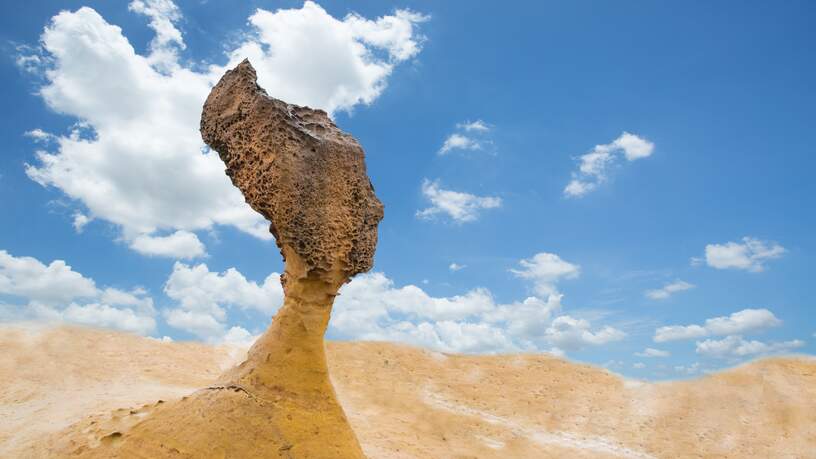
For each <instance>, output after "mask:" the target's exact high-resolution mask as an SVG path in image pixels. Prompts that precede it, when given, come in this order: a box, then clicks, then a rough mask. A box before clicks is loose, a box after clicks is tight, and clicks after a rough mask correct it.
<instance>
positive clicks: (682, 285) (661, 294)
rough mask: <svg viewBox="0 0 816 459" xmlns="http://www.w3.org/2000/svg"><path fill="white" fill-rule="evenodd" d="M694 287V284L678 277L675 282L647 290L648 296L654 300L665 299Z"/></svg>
mask: <svg viewBox="0 0 816 459" xmlns="http://www.w3.org/2000/svg"><path fill="white" fill-rule="evenodd" d="M692 288H694V284H690V283H688V282H686V281H682V280H680V279H677V280H676V281H674V282H671V283H668V284H666V285H664V286H663V287H662V288H659V289H654V290H647V291H646V296H647V297H648V298H650V299H652V300H665V299H666V298H668V297H670V296H672V295H673V294H675V293H677V292H682V291H684V290H689V289H692Z"/></svg>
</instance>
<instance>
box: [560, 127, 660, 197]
mask: <svg viewBox="0 0 816 459" xmlns="http://www.w3.org/2000/svg"><path fill="white" fill-rule="evenodd" d="M653 151H654V144H653V143H652V142H649V141H648V140H646V139H644V138H642V137H639V136H637V135H635V134H630V133H628V132H624V133H623V134H621V135H620V137H618V138H617V139H615V140H613V141H612V142H610V143H607V144H603V145H596V146H595V148H594V149H593V150H592V151H591V152H589V153H587V154H585V155H582V156H581V157H580V164H579V166H578V171H576V172H573V173H572V180H570V182H569V183H568V184H567V186H566V187H565V188H564V195H565V196H567V197H570V198H580V197H582V196H585V195H586V194H588V193H590V192H591V191H594V190H595V189H597V188H598V186H600V185H601V184H602V183H604V182H606V181H607V180H608V177H609V168H610V166H611V165H612V164H613V163H615V162H616V161H617V160H618V158H619V157H621V156H623V158H625V159H626V160H627V161H635V160H637V159H641V158H647V157H649V156H651V154H652V152H653Z"/></svg>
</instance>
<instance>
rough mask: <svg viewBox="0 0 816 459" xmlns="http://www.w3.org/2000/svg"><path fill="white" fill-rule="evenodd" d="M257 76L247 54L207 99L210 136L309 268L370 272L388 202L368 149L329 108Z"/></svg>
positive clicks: (238, 182) (205, 129)
mask: <svg viewBox="0 0 816 459" xmlns="http://www.w3.org/2000/svg"><path fill="white" fill-rule="evenodd" d="M256 81H257V77H256V75H255V70H254V69H253V68H252V65H250V63H249V61H247V60H245V61H243V62H242V63H241V64H239V65H238V66H237V67H236V68H235V69H233V70H230V71H228V72H227V73H226V74H225V75H224V77H223V78H221V81H220V82H219V83H218V84H217V85H216V86H215V88H213V90H212V92H211V93H210V96H209V97H208V98H207V102H206V103H205V104H204V113H203V115H202V117H201V135H202V137H203V138H204V141H205V142H206V143H207V144H208V145H210V146H211V147H212V148H213V149H214V150H216V151H217V152H218V153H219V155H221V159H222V160H223V161H224V163H225V164H226V165H227V175H229V177H230V178H231V179H232V183H233V184H235V186H237V187H238V188H239V189H240V190H241V192H243V194H244V197H245V198H246V201H247V202H248V203H249V205H250V206H252V208H253V209H255V210H256V211H258V212H259V213H261V215H263V216H264V217H266V218H267V219H268V220H269V221H270V222H272V225H271V227H270V231H271V232H272V234H273V235H274V236H275V238H276V240H277V243H278V246H279V247H281V249H282V248H283V247H286V246H288V247H291V248H292V249H293V250H294V251H295V252H297V254H298V255H299V256H300V257H301V258H302V259H303V261H304V263H305V264H306V267H307V270H308V271H312V270H321V271H325V272H328V271H334V270H340V271H341V272H342V273H343V274H345V275H346V276H353V275H355V274H357V273H361V272H365V271H368V270H369V269H371V265H372V263H373V257H374V248H375V247H376V245H377V224H378V223H379V222H380V220H381V219H382V217H383V206H382V204H381V203H380V201H379V200H378V199H377V197H376V196H375V195H374V189H373V187H372V186H371V182H370V181H369V179H368V176H367V175H366V166H365V161H364V154H363V149H362V148H361V147H360V144H359V143H357V141H356V140H355V139H354V138H353V137H351V136H350V135H348V134H346V133H344V132H342V131H341V130H340V129H338V128H337V126H335V125H334V123H333V122H332V120H331V119H329V117H328V115H326V112H324V111H322V110H312V109H310V108H307V107H299V106H297V105H291V104H287V103H286V102H283V101H280V100H277V99H273V98H270V97H269V96H268V95H267V94H266V91H264V90H263V89H262V88H261V87H260V86H258V84H257V82H256ZM284 256H285V254H284Z"/></svg>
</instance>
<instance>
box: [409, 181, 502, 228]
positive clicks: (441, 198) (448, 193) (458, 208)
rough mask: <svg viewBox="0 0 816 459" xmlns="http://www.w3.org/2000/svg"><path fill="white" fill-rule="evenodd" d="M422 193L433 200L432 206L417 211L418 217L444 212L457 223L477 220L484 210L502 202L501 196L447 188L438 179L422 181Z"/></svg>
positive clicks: (428, 217)
mask: <svg viewBox="0 0 816 459" xmlns="http://www.w3.org/2000/svg"><path fill="white" fill-rule="evenodd" d="M422 194H423V196H425V197H426V198H427V199H428V200H429V201H431V207H428V208H426V209H423V210H419V211H417V213H416V215H417V217H419V218H422V219H430V218H433V217H436V216H438V215H440V214H444V215H447V216H448V217H450V218H451V219H452V220H453V221H455V222H456V223H467V222H472V221H476V220H477V219H478V218H479V214H480V213H481V211H482V210H485V209H495V208H498V207H501V204H502V200H501V198H498V197H494V196H476V195H473V194H470V193H463V192H460V191H453V190H445V189H443V188H441V187H440V186H439V182H438V181H434V182H431V181H430V180H427V179H425V180H424V181H423V182H422Z"/></svg>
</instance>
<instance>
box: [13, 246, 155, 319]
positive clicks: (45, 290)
mask: <svg viewBox="0 0 816 459" xmlns="http://www.w3.org/2000/svg"><path fill="white" fill-rule="evenodd" d="M0 295H10V296H12V297H16V298H18V299H20V300H22V303H20V302H19V301H12V302H11V304H2V305H0V309H2V311H0V316H2V317H3V319H4V320H32V319H33V320H46V321H61V322H71V323H78V324H83V325H90V326H95V327H106V328H116V329H119V330H125V331H130V332H134V333H139V334H148V333H151V332H152V331H153V330H154V329H155V328H156V321H155V319H154V316H155V310H154V308H153V300H152V299H151V298H150V297H149V296H147V292H145V291H144V290H143V289H134V290H132V291H130V292H126V291H123V290H119V289H116V288H110V287H109V288H105V289H99V288H97V287H96V283H95V282H94V281H93V279H89V278H87V277H85V276H83V275H82V274H80V273H78V272H76V271H74V270H73V269H72V268H71V267H70V266H69V265H67V264H66V263H65V262H64V261H63V260H54V261H52V262H51V263H50V264H48V265H46V264H43V263H42V262H40V261H39V260H37V259H36V258H32V257H15V256H13V255H11V254H9V253H8V252H6V251H5V250H0Z"/></svg>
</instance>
